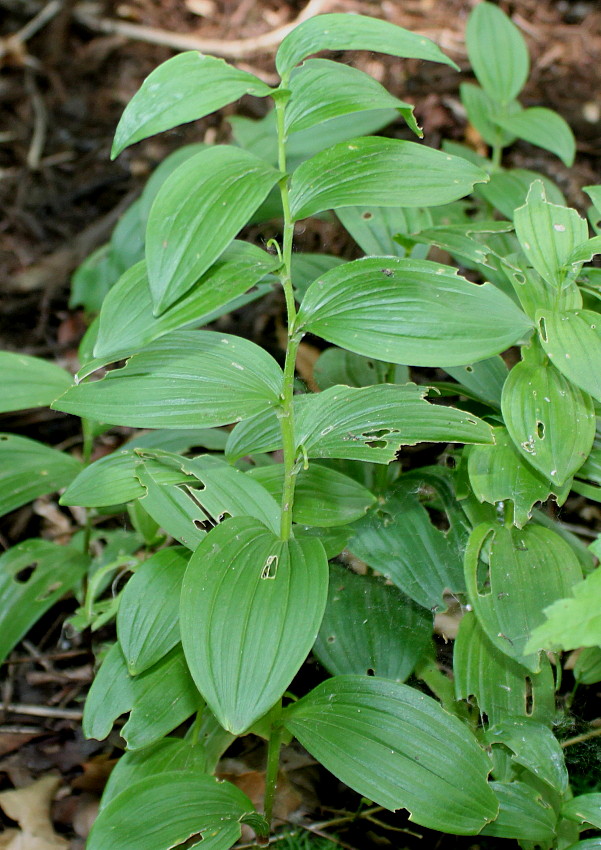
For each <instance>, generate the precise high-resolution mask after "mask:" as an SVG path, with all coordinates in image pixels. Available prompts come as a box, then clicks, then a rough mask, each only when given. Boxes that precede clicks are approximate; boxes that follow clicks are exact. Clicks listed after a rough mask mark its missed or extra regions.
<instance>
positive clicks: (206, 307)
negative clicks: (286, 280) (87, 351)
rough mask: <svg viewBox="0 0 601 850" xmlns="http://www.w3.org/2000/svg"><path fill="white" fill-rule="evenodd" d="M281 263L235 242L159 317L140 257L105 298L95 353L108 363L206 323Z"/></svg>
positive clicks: (259, 250)
mask: <svg viewBox="0 0 601 850" xmlns="http://www.w3.org/2000/svg"><path fill="white" fill-rule="evenodd" d="M278 265H279V260H278V258H277V257H272V256H270V255H269V254H267V253H266V252H265V251H262V250H261V248H257V247H256V246H255V245H250V244H249V243H247V242H237V241H236V242H233V243H232V244H231V245H230V246H229V247H228V248H226V249H225V251H224V253H223V255H222V256H221V257H220V258H219V260H217V262H216V263H214V265H212V266H211V268H210V269H209V270H208V271H207V272H206V273H205V274H204V275H203V276H202V278H201V279H200V280H199V281H198V283H197V284H196V286H194V288H193V289H192V290H191V291H190V292H189V293H188V294H186V295H184V296H183V297H182V298H181V299H180V300H179V301H178V302H177V303H176V304H173V305H172V306H171V307H169V308H168V309H167V310H166V311H165V312H164V313H162V314H161V315H160V316H158V317H156V316H154V315H153V312H152V299H151V296H150V289H149V288H148V277H147V274H146V264H145V263H144V262H140V263H138V264H136V265H135V266H133V268H131V269H129V270H128V271H127V272H125V274H124V275H123V276H122V277H121V278H120V279H119V281H118V282H117V283H116V284H115V286H113V288H112V289H111V290H110V291H109V293H108V295H107V297H106V298H105V299H104V302H103V304H102V310H101V311H100V324H99V327H98V338H97V340H96V344H95V345H94V357H95V358H99V359H100V358H102V359H103V360H105V362H107V363H108V362H110V360H118V359H120V358H121V357H125V356H127V357H128V356H129V355H131V354H132V353H133V352H134V351H136V350H138V349H140V348H142V347H143V346H145V345H148V344H149V343H150V342H152V341H153V340H155V339H158V338H159V337H161V336H164V335H165V334H166V333H169V332H170V331H175V330H179V329H180V328H185V327H190V326H192V325H194V326H196V327H198V326H200V325H203V324H206V323H207V322H208V321H212V320H213V318H214V315H213V314H214V313H215V311H216V310H218V309H219V308H221V307H224V306H225V305H229V303H230V302H231V301H232V300H233V299H234V298H237V297H238V296H240V295H243V294H244V293H245V292H246V290H247V289H250V287H251V286H254V285H255V284H256V283H257V282H258V281H259V280H261V278H263V277H265V275H266V274H269V273H270V272H272V271H273V270H274V269H275V268H277V266H278ZM109 358H110V359H109ZM65 389H66V388H65ZM63 391H64V390H63Z"/></svg>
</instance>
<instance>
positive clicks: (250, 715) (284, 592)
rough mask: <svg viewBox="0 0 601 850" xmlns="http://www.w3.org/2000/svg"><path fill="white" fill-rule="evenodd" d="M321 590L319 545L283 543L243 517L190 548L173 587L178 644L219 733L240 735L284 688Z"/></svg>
mask: <svg viewBox="0 0 601 850" xmlns="http://www.w3.org/2000/svg"><path fill="white" fill-rule="evenodd" d="M327 588H328V566H327V560H326V556H325V553H324V550H323V547H322V545H321V543H320V542H319V541H318V540H309V539H307V538H304V539H303V538H300V539H298V540H288V541H282V540H280V539H278V538H277V537H276V535H275V534H273V532H271V531H269V530H268V529H267V528H266V527H265V526H264V525H262V524H261V523H260V522H258V520H256V519H253V518H250V517H234V518H231V519H227V520H225V521H224V522H222V523H221V524H220V525H218V526H217V527H216V528H214V529H213V530H212V531H211V532H210V533H209V534H208V535H207V537H206V539H205V540H204V541H203V542H202V543H201V544H200V546H199V547H198V548H197V549H196V551H195V552H194V555H193V556H192V558H191V560H190V564H189V566H188V570H187V572H186V576H185V578H184V585H183V588H182V601H181V610H180V624H181V633H182V640H183V642H184V647H185V652H186V658H187V660H188V664H189V666H190V670H191V672H192V675H193V677H194V680H195V682H196V683H197V685H198V687H199V689H200V691H201V693H202V694H203V696H204V698H205V699H206V701H207V703H208V704H209V706H210V707H211V709H212V711H213V712H214V714H215V716H216V717H217V719H218V720H219V722H220V723H221V725H222V726H223V727H224V728H225V729H229V730H230V731H231V732H233V733H234V734H240V733H242V732H244V731H246V730H247V729H248V728H249V727H250V726H252V725H253V723H255V722H256V721H257V720H258V719H259V718H260V717H262V715H263V714H265V712H266V711H268V710H269V709H270V708H271V707H272V705H273V704H274V703H275V701H276V700H277V699H278V698H279V697H280V696H281V695H282V693H283V692H284V691H285V690H286V688H287V686H288V685H289V684H290V682H291V680H292V678H293V676H294V675H295V673H296V672H297V671H298V669H299V668H300V666H301V664H302V663H303V661H304V660H305V658H306V656H307V654H308V653H309V651H310V649H311V647H312V645H313V643H314V641H315V637H316V636H317V632H318V629H319V624H320V622H321V618H322V616H323V612H324V609H325V604H326V599H327Z"/></svg>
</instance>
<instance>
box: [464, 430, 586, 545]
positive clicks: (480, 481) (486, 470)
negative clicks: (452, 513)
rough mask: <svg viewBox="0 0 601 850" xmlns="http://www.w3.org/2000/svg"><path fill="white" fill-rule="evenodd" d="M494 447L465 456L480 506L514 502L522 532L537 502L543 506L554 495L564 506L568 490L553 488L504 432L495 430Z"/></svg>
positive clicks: (483, 447) (485, 447)
mask: <svg viewBox="0 0 601 850" xmlns="http://www.w3.org/2000/svg"><path fill="white" fill-rule="evenodd" d="M494 437H495V445H494V446H474V448H472V449H470V451H469V455H468V473H469V479H470V485H471V487H472V490H473V491H474V495H475V496H476V498H477V499H478V501H480V502H488V503H489V504H491V505H495V504H497V503H499V502H505V501H507V500H509V501H511V502H513V507H514V523H515V525H517V526H518V528H523V526H524V525H526V523H527V522H528V520H529V519H530V518H531V517H532V508H533V507H534V505H535V504H536V503H537V502H546V501H547V499H548V498H549V496H550V495H551V493H555V495H556V496H557V498H558V503H559V504H563V502H564V501H565V500H566V499H567V497H568V493H569V485H568V486H567V488H565V487H564V488H560V487H557V486H554V484H553V482H552V481H549V480H548V478H545V477H544V476H543V475H541V474H540V473H539V472H538V471H537V470H536V469H534V468H533V467H531V466H530V464H529V463H527V462H526V461H525V460H524V457H523V455H521V454H520V453H519V452H518V451H517V449H516V447H515V444H514V442H513V440H512V439H511V437H510V436H509V434H508V433H507V431H506V429H505V428H495V430H494Z"/></svg>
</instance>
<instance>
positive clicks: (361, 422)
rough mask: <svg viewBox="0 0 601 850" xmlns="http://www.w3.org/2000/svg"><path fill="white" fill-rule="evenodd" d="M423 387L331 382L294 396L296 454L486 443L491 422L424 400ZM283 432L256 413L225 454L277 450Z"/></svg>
mask: <svg viewBox="0 0 601 850" xmlns="http://www.w3.org/2000/svg"><path fill="white" fill-rule="evenodd" d="M425 392H426V388H425V387H418V386H416V385H415V384H404V385H397V384H379V385H377V386H373V387H361V388H354V387H331V388H330V389H328V390H324V391H323V392H321V393H317V394H315V395H310V396H299V397H298V398H297V404H296V407H297V412H296V422H295V425H296V444H297V452H298V454H299V456H300V457H303V456H305V457H308V458H310V457H314V458H347V459H349V460H360V461H368V462H371V463H390V462H391V461H392V460H394V459H395V457H396V453H397V452H398V450H399V448H400V447H401V446H407V445H415V444H416V443H419V442H433V443H435V442H443V443H448V442H462V443H472V442H476V443H486V442H490V441H492V433H491V429H490V426H489V425H487V424H486V423H485V422H483V420H481V419H478V418H477V417H476V416H473V415H472V414H469V413H464V412H463V411H461V410H456V409H455V408H453V407H442V406H439V405H435V404H430V403H428V402H427V401H425V400H424V394H425ZM280 445H281V434H280V429H279V422H278V419H277V417H276V416H275V414H273V415H271V416H258V417H254V418H253V419H251V420H249V421H248V423H244V427H240V426H238V427H237V428H235V429H234V430H233V431H232V432H231V435H230V438H229V440H228V445H227V448H226V454H227V456H228V458H229V459H230V460H237V459H238V458H240V457H243V456H244V455H245V454H253V453H259V452H269V451H275V450H277V449H279V448H280Z"/></svg>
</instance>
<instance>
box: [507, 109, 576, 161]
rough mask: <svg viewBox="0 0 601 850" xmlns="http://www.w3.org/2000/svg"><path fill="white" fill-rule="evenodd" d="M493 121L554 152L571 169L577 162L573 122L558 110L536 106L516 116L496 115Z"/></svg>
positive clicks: (527, 140) (510, 131)
mask: <svg viewBox="0 0 601 850" xmlns="http://www.w3.org/2000/svg"><path fill="white" fill-rule="evenodd" d="M492 120H493V121H494V122H495V123H496V124H498V125H499V127H501V128H502V129H503V130H505V131H506V132H508V133H511V134H513V135H514V136H517V137H518V138H519V139H524V140H525V141H526V142H530V144H531V145H536V146H537V147H539V148H544V149H545V150H547V151H551V153H554V154H555V155H556V156H558V157H559V158H560V160H561V161H562V162H563V163H564V165H567V166H568V168H571V166H572V165H573V164H574V157H575V155H576V139H575V138H574V134H573V133H572V130H571V129H570V125H569V124H568V123H567V121H565V119H563V118H562V117H561V115H558V114H557V112H555V110H554V109H545V108H544V107H542V106H533V107H530V108H529V109H522V110H521V111H520V112H516V113H514V114H512V115H507V116H496V117H494V118H493V119H492Z"/></svg>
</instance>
